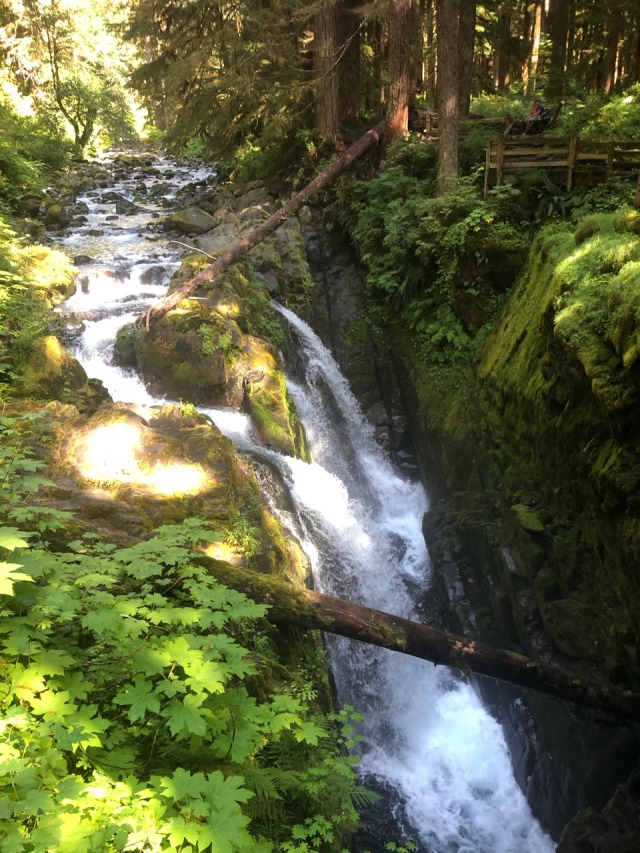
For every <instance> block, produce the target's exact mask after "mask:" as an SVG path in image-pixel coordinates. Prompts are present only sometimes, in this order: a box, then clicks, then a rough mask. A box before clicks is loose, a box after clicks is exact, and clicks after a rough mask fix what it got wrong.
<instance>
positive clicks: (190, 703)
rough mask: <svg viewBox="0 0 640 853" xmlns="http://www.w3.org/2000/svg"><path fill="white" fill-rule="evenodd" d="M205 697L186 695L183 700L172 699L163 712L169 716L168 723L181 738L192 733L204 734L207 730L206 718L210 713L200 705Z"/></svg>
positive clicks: (175, 734) (175, 735) (176, 735)
mask: <svg viewBox="0 0 640 853" xmlns="http://www.w3.org/2000/svg"><path fill="white" fill-rule="evenodd" d="M203 698H204V697H202V696H201V697H197V696H193V695H189V696H185V697H184V699H183V700H182V701H179V700H178V699H172V700H171V701H170V702H169V704H168V705H167V708H166V709H165V710H164V711H163V712H162V713H163V716H165V717H167V718H168V721H167V725H168V726H169V730H170V731H171V734H172V735H174V737H177V738H178V739H179V740H182V739H183V738H187V737H189V736H190V735H204V734H205V732H206V731H207V723H206V718H207V717H209V716H210V713H209V712H207V711H206V709H201V708H200V707H199V706H200V704H201V701H202V699H203Z"/></svg>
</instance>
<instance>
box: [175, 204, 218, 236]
mask: <svg viewBox="0 0 640 853" xmlns="http://www.w3.org/2000/svg"><path fill="white" fill-rule="evenodd" d="M214 225H215V222H214V219H213V217H212V216H211V215H210V214H209V213H205V211H204V210H200V208H198V207H189V208H187V209H186V210H178V211H176V212H175V213H172V214H171V215H169V216H167V217H166V218H165V220H164V227H165V229H166V230H167V231H174V230H175V231H180V232H181V233H182V234H206V232H207V231H211V229H212V228H213V227H214Z"/></svg>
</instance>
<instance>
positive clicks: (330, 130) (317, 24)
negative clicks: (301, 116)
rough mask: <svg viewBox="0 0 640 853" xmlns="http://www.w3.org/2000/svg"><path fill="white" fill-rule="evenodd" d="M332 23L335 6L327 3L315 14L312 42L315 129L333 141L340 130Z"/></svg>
mask: <svg viewBox="0 0 640 853" xmlns="http://www.w3.org/2000/svg"><path fill="white" fill-rule="evenodd" d="M336 24H337V20H336V6H335V3H334V0H328V2H325V3H323V5H322V6H321V7H320V9H318V11H317V12H316V14H315V21H314V39H313V62H314V74H315V106H316V129H317V130H318V132H319V133H320V135H321V136H322V137H323V138H324V139H335V138H336V137H337V135H338V131H339V130H340V115H339V98H340V88H339V77H338V61H339V60H338V49H337V30H336Z"/></svg>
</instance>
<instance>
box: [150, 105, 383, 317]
mask: <svg viewBox="0 0 640 853" xmlns="http://www.w3.org/2000/svg"><path fill="white" fill-rule="evenodd" d="M384 126H385V125H384V122H379V123H378V124H377V125H375V127H372V128H371V130H368V131H367V132H366V133H364V134H363V135H362V136H361V137H360V139H358V140H357V141H356V142H354V143H353V145H351V146H350V147H349V148H347V150H346V151H344V152H343V153H342V154H341V155H340V156H339V157H338V158H337V159H336V160H334V161H333V162H332V163H330V164H329V165H328V166H327V168H326V169H323V170H322V172H320V173H319V174H318V175H316V177H315V178H314V179H313V180H312V181H311V183H309V184H307V186H306V187H305V188H304V189H303V190H300V192H299V193H296V195H294V196H292V197H291V198H290V199H289V201H287V202H285V204H283V205H282V207H281V208H280V209H279V210H277V211H276V212H275V213H273V214H272V215H271V216H270V217H269V218H268V219H266V220H265V221H264V222H263V223H262V225H259V226H258V227H257V228H254V230H253V231H251V232H250V233H249V234H247V236H246V237H243V238H242V239H240V240H238V242H237V243H235V244H234V245H233V246H232V247H231V248H230V249H229V251H228V252H225V253H224V255H220V257H219V258H216V260H215V261H214V262H213V263H212V264H209V266H208V267H205V268H204V269H203V270H201V271H200V272H199V273H198V274H197V275H195V276H194V277H193V278H192V279H189V281H187V282H185V283H184V284H183V285H182V287H181V288H180V289H179V290H176V291H174V293H171V294H170V295H169V296H166V297H165V298H164V299H161V300H160V301H159V302H157V303H156V304H155V305H152V306H151V307H150V308H149V310H148V311H147V313H146V314H144V315H143V316H142V317H139V318H138V320H137V321H136V322H137V325H142V323H144V324H145V325H146V328H147V331H148V329H149V324H150V322H151V321H152V320H157V319H159V318H160V317H163V316H164V315H165V314H166V313H167V312H168V311H171V309H172V308H175V307H176V305H177V304H178V303H179V302H181V301H182V300H183V299H188V298H189V297H190V296H193V294H194V293H195V292H196V291H197V290H198V288H199V287H201V286H202V285H203V284H207V283H208V282H210V281H213V279H214V278H216V277H217V276H219V275H220V273H222V272H224V270H226V269H227V268H228V267H230V266H231V265H232V264H235V263H236V262H237V261H239V260H240V259H241V258H243V257H244V256H245V255H246V254H247V253H248V252H249V251H250V249H253V247H254V246H257V245H258V243H260V242H262V240H264V239H265V237H268V236H269V235H270V234H273V232H274V231H276V230H277V229H278V228H279V227H280V225H282V223H283V222H284V221H285V220H286V219H289V217H291V216H293V215H294V214H295V213H297V212H298V211H299V210H300V208H301V207H304V205H305V204H306V203H307V202H308V201H309V200H310V199H311V198H312V197H313V196H314V195H315V194H316V193H317V192H319V191H320V190H322V189H324V188H325V187H327V186H329V184H331V183H332V182H333V181H335V179H336V178H337V177H338V176H339V175H341V174H342V173H343V172H344V171H346V170H347V169H348V168H349V167H350V166H351V165H352V164H353V163H354V161H355V160H357V159H358V157H361V156H362V155H363V154H364V153H365V152H367V151H369V149H371V148H373V147H374V146H375V145H377V144H378V142H379V141H380V139H381V137H382V133H383V131H384Z"/></svg>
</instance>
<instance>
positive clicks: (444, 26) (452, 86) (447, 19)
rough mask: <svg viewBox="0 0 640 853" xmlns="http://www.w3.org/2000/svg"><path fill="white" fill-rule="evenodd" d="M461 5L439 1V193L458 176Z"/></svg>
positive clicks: (455, 0) (452, 0) (454, 0)
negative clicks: (459, 28)
mask: <svg viewBox="0 0 640 853" xmlns="http://www.w3.org/2000/svg"><path fill="white" fill-rule="evenodd" d="M459 8H460V4H459V0H440V3H439V5H438V178H437V187H436V190H437V194H438V195H442V194H443V193H446V192H450V191H452V190H454V189H455V188H456V184H457V179H458V44H459V41H458V21H459Z"/></svg>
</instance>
